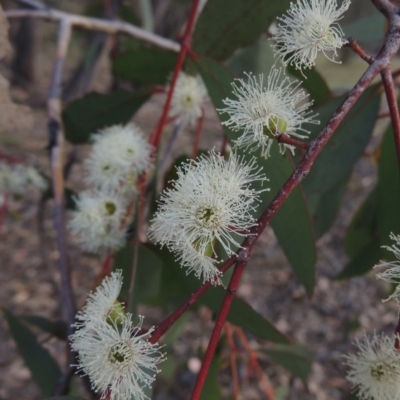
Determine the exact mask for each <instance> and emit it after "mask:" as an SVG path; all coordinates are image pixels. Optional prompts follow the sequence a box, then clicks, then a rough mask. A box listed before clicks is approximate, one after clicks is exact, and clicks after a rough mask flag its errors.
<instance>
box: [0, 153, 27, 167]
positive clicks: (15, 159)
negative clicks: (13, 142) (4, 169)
mask: <svg viewBox="0 0 400 400" xmlns="http://www.w3.org/2000/svg"><path fill="white" fill-rule="evenodd" d="M0 160H5V161H7V162H8V163H10V164H23V163H24V161H23V160H21V159H20V158H18V157H14V156H10V155H9V154H5V153H1V152H0Z"/></svg>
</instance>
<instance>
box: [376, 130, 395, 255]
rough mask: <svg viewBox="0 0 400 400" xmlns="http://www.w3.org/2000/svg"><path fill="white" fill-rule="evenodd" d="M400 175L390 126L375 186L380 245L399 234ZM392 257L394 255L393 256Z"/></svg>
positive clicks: (384, 139) (388, 242)
mask: <svg viewBox="0 0 400 400" xmlns="http://www.w3.org/2000/svg"><path fill="white" fill-rule="evenodd" d="M399 182H400V174H399V164H398V161H397V154H396V145H395V142H394V138H393V129H392V126H390V127H389V129H388V130H387V132H386V133H385V136H384V138H383V141H382V144H381V156H380V160H379V168H378V185H377V192H378V195H377V196H378V197H377V210H376V212H377V215H376V220H377V228H378V231H379V242H380V244H381V245H389V244H392V243H391V240H390V239H389V235H390V233H392V232H393V233H394V234H399V233H400V185H399ZM385 256H387V255H385ZM393 257H394V255H393Z"/></svg>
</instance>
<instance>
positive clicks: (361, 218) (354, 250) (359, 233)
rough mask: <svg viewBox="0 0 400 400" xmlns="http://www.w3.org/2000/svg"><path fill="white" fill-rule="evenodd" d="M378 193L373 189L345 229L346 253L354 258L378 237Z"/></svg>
mask: <svg viewBox="0 0 400 400" xmlns="http://www.w3.org/2000/svg"><path fill="white" fill-rule="evenodd" d="M377 201H378V191H377V190H376V189H374V190H373V191H372V192H371V193H370V194H369V196H368V197H367V198H366V199H365V201H364V203H363V204H362V206H361V207H360V208H359V209H358V211H357V212H356V214H355V215H354V217H353V220H352V221H351V224H350V226H349V228H348V229H347V233H346V238H345V248H346V252H347V254H348V255H349V256H350V257H355V256H356V255H357V254H358V253H359V252H360V250H361V249H363V248H364V247H366V246H367V245H368V244H369V243H370V242H371V241H372V240H374V239H375V238H377V237H378V231H377V224H376V208H377Z"/></svg>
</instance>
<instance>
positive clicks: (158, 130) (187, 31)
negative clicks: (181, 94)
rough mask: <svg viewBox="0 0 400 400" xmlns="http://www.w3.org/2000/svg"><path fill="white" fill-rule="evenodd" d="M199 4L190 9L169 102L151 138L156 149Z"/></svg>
mask: <svg viewBox="0 0 400 400" xmlns="http://www.w3.org/2000/svg"><path fill="white" fill-rule="evenodd" d="M199 3H200V0H193V3H192V8H191V9H190V13H189V17H188V22H187V24H186V29H185V32H184V34H183V39H182V46H181V49H180V51H179V54H178V59H177V60H176V64H175V67H174V72H173V75H172V79H171V84H170V86H169V90H168V95H167V100H166V101H165V104H164V109H163V112H162V114H161V118H160V121H159V123H158V125H157V128H156V130H155V132H154V134H153V136H152V137H151V138H150V143H151V144H152V145H153V146H154V147H157V145H158V143H159V141H160V138H161V134H162V131H163V129H164V126H165V124H166V122H167V119H168V112H169V108H170V105H171V100H172V95H173V93H174V90H175V85H176V81H177V79H178V76H179V73H180V72H181V69H182V66H183V62H184V61H185V57H186V54H187V53H188V51H189V49H190V40H191V36H192V31H193V27H194V23H195V20H196V13H197V9H198V6H199Z"/></svg>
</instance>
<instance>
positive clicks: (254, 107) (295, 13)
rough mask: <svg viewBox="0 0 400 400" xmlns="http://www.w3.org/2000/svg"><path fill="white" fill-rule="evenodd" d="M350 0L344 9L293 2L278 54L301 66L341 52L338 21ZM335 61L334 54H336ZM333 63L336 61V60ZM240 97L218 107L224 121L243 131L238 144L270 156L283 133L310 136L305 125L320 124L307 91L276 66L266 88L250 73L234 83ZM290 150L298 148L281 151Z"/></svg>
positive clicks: (332, 2)
mask: <svg viewBox="0 0 400 400" xmlns="http://www.w3.org/2000/svg"><path fill="white" fill-rule="evenodd" d="M349 6H350V0H344V2H343V3H342V5H341V6H340V7H338V5H337V2H336V0H297V1H296V2H295V3H291V5H290V9H289V10H288V13H287V15H283V16H282V17H280V18H279V20H280V21H281V23H280V24H278V32H277V34H276V35H275V36H274V37H273V40H274V41H275V44H274V52H275V55H276V56H277V57H278V58H280V59H282V61H283V64H284V65H285V66H287V65H288V64H292V65H295V67H296V68H297V69H300V70H301V69H302V68H303V67H306V68H311V67H312V66H313V65H314V64H315V59H316V57H317V54H318V53H319V52H320V51H322V52H323V53H324V54H325V55H326V56H327V57H328V58H329V54H327V52H328V53H329V52H333V54H334V55H336V53H337V49H338V48H340V47H342V45H343V44H344V43H346V42H345V41H343V40H342V36H343V32H342V30H341V28H340V26H339V25H338V23H337V21H338V20H340V19H341V18H342V14H343V13H344V12H345V11H346V10H347V9H348V8H349ZM330 59H331V58H330ZM331 60H332V61H333V59H331ZM232 86H233V94H234V95H235V96H236V98H235V99H230V98H227V99H225V100H224V101H223V102H224V104H225V105H226V106H227V107H226V108H222V109H220V110H218V111H219V112H220V113H221V114H224V113H226V114H228V115H229V119H228V120H226V121H224V122H223V124H224V125H226V126H229V127H231V128H232V129H233V130H234V131H242V132H241V135H240V136H239V137H238V138H237V139H236V140H235V144H236V145H237V146H239V147H244V148H245V149H248V148H250V150H252V151H255V150H257V149H258V148H259V147H261V155H262V156H263V157H265V158H267V157H269V156H270V150H271V146H272V144H273V142H274V140H275V139H276V137H277V136H279V135H280V134H285V135H287V136H289V137H293V138H298V139H304V138H306V137H307V136H308V134H309V131H307V130H306V129H304V128H303V124H306V123H308V124H318V123H319V122H318V121H317V120H315V119H314V117H315V115H311V112H310V111H307V110H308V108H309V107H310V106H311V105H312V101H311V102H307V101H306V98H307V95H306V93H305V92H304V90H302V89H299V86H300V83H299V82H298V81H292V82H291V81H290V80H289V78H287V77H285V74H284V72H283V71H282V70H281V69H280V68H278V69H276V68H275V67H273V68H272V70H271V71H270V73H269V75H268V77H267V83H266V86H264V76H263V75H260V76H259V77H258V78H257V77H255V76H253V75H251V74H247V81H245V80H243V79H237V81H236V82H234V83H233V84H232ZM286 149H289V150H290V151H292V152H293V151H294V149H295V148H294V146H292V145H288V144H280V150H281V153H284V151H285V150H286Z"/></svg>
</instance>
